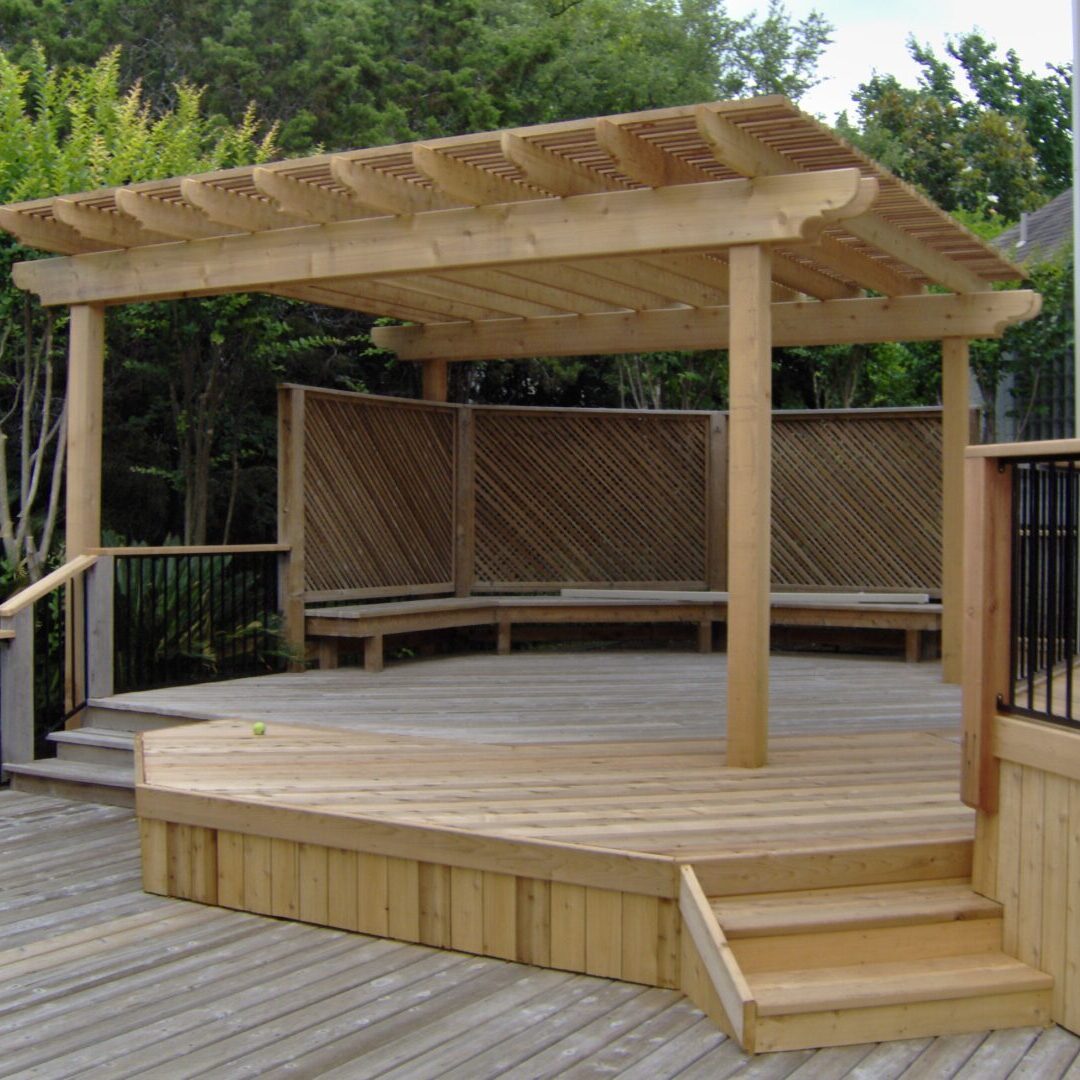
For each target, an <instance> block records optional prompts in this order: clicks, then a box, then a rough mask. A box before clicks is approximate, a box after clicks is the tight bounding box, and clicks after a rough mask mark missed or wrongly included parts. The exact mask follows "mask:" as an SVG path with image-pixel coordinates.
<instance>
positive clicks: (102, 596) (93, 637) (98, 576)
mask: <svg viewBox="0 0 1080 1080" xmlns="http://www.w3.org/2000/svg"><path fill="white" fill-rule="evenodd" d="M115 578H116V558H115V556H113V555H100V556H98V561H97V562H96V563H94V565H93V566H91V567H90V569H89V570H87V571H86V697H87V700H89V699H90V698H103V697H111V696H112V693H113V656H114V638H113V635H114V625H115V622H114V612H113V597H114V582H115ZM76 588H77V584H76Z"/></svg>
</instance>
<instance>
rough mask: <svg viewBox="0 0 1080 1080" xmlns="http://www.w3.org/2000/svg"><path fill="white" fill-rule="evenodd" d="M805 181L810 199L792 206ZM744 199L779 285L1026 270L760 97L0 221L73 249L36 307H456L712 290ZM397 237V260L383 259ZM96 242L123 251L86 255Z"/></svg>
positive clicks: (662, 304) (962, 277)
mask: <svg viewBox="0 0 1080 1080" xmlns="http://www.w3.org/2000/svg"><path fill="white" fill-rule="evenodd" d="M815 173H820V174H828V175H822V176H820V177H817V178H813V179H807V174H815ZM747 178H752V179H750V180H748V179H747ZM811 186H813V188H814V191H815V195H814V199H816V202H815V204H814V206H815V210H814V212H813V213H812V212H811V211H810V210H809V209H803V208H802V204H803V202H807V200H808V198H809V197H808V196H806V197H804V196H805V192H807V191H809V190H810V187H811ZM841 192H843V194H840V193H841ZM800 200H802V202H800ZM810 201H813V200H810ZM519 203H520V204H525V205H521V206H515V205H512V204H519ZM823 207H824V208H825V209H822V208H823ZM496 208H497V212H495V210H496ZM830 208H831V209H830ZM447 211H452V213H447ZM751 213H757V214H758V215H759V217H760V222H759V224H758V225H757V226H756V227H757V228H758V230H759V232H758V233H757V234H755V235H760V236H761V237H763V238H764V240H765V241H768V242H770V247H771V250H772V253H773V257H772V277H773V282H774V285H773V297H774V300H777V301H783V300H800V301H802V300H808V299H810V300H838V299H847V298H855V297H858V296H861V295H862V293H863V291H864V290H871V291H873V292H875V293H879V294H883V295H884V296H887V297H903V296H909V295H913V294H917V293H920V292H922V291H923V289H924V287H925V286H926V285H928V284H937V285H942V286H944V287H945V288H947V289H950V290H952V291H953V292H957V293H979V292H981V291H983V290H985V289H986V288H987V285H988V283H990V282H993V281H999V280H1007V279H1016V278H1018V277H1020V276H1022V275H1021V272H1020V271H1019V270H1018V269H1017V267H1015V266H1014V265H1013V264H1012V263H1010V262H1009V261H1008V260H1007V259H1006V258H1004V257H1003V256H1002V255H1001V253H1000V252H999V251H997V250H996V249H995V248H993V247H991V246H989V245H987V244H985V243H984V242H983V241H981V240H980V239H978V238H977V237H975V236H974V235H973V234H971V233H970V232H968V231H967V230H966V229H964V228H963V227H962V226H961V225H959V224H958V223H957V222H956V221H954V220H953V219H952V218H951V217H949V215H947V214H946V213H944V212H943V211H942V210H941V209H939V208H938V207H937V206H935V205H934V204H933V203H932V202H930V201H929V200H928V199H926V198H925V197H924V196H922V195H921V194H919V193H918V192H916V191H915V190H914V189H913V188H911V187H910V186H908V185H906V184H904V183H903V182H901V181H900V180H898V179H897V178H896V177H894V176H893V175H892V174H890V173H889V172H887V171H886V170H885V169H884V168H882V167H881V166H880V165H877V164H876V163H875V162H873V161H871V160H870V159H868V158H867V157H865V156H864V155H862V154H861V153H859V152H858V151H856V150H855V149H854V148H852V147H851V146H850V145H848V144H847V143H845V142H844V141H843V140H842V139H840V138H839V137H837V136H836V135H835V134H834V133H833V132H832V131H830V130H829V129H827V128H826V127H824V126H823V125H821V124H820V123H818V122H817V121H816V120H814V119H813V118H811V117H809V116H807V115H806V114H804V113H802V112H800V111H799V110H798V109H797V108H796V107H795V106H794V105H792V104H791V103H790V102H789V101H787V100H786V99H785V98H782V97H775V96H774V97H763V98H756V99H752V100H747V101H728V102H717V103H712V104H707V105H701V106H682V107H678V108H669V109H658V110H653V111H649V112H641V113H631V114H625V115H620V116H613V117H602V118H593V119H585V120H572V121H567V122H564V123H557V124H546V125H540V126H537V127H530V128H519V129H514V130H507V131H496V132H485V133H481V134H473V135H463V136H458V137H454V138H448V139H439V140H433V141H429V142H423V143H409V144H403V145H398V146H384V147H373V148H369V149H361V150H352V151H346V152H342V153H335V154H324V155H320V156H317V157H309V158H302V159H294V160H289V161H282V162H277V163H275V164H271V165H266V166H249V167H244V168H236V169H228V170H223V171H218V172H212V173H204V174H200V175H197V176H190V177H175V178H172V179H169V180H160V181H152V182H148V183H139V184H132V185H129V186H126V187H122V188H105V189H100V190H97V191H92V192H83V193H79V194H74V195H68V196H63V197H56V198H49V199H39V200H33V201H30V202H22V203H17V204H11V205H9V206H6V207H3V208H0V227H3V228H4V229H6V230H8V231H9V232H11V233H13V234H14V235H15V236H17V237H18V238H19V239H20V241H22V242H23V243H24V244H26V245H28V246H31V247H36V248H39V249H41V250H44V251H50V252H54V253H58V254H63V255H76V256H79V257H78V258H77V259H69V260H45V261H41V260H38V261H36V262H32V263H26V264H23V266H22V267H21V268H20V269H21V270H22V271H24V273H23V275H22V277H21V279H20V283H23V284H24V285H25V286H26V287H30V288H33V289H34V290H35V291H37V292H39V295H41V296H42V298H43V299H44V300H45V302H47V303H74V302H94V301H101V302H106V303H112V302H125V301H129V300H135V299H152V298H164V297H167V296H186V295H206V294H212V293H222V292H230V291H241V290H261V291H268V292H275V293H279V294H283V295H288V296H295V297H300V298H304V299H309V300H316V301H319V302H322V303H328V304H333V305H336V306H340V307H347V308H354V309H359V310H363V311H366V312H368V313H370V314H374V315H385V316H393V317H396V318H400V319H403V320H406V321H411V322H416V323H449V322H454V323H459V322H466V323H469V322H485V321H488V320H499V319H502V320H505V319H508V318H511V319H512V318H525V319H531V318H540V317H543V316H551V315H591V314H600V313H603V314H613V313H620V312H646V311H650V310H666V311H679V310H685V309H691V308H699V307H701V308H711V307H714V306H716V305H718V304H723V303H725V302H726V299H727V288H728V281H727V262H726V249H727V247H728V246H730V245H732V244H737V243H740V242H742V243H745V242H749V241H747V240H745V239H740V237H742V236H743V232H745V230H742V226H741V225H740V222H742V221H743V220H744V219H745V218H746V216H747V215H748V214H751ZM725 214H727V217H725ZM800 215H801V216H800ZM387 222H390V223H389V224H388V223H387ZM639 222H646V223H647V224H646V225H641V226H640V227H639ZM811 224H812V225H813V228H811ZM605 229H606V230H607V231H606V232H605ZM646 229H651V230H652V231H651V232H648V235H645V234H644V232H643V230H646ZM740 230H742V231H740ZM762 230H764V231H762ZM747 235H749V233H747ZM575 237H580V242H575ZM335 245H336V246H335ZM410 245H411V246H410ZM406 246H408V247H409V255H408V257H406V256H405V255H401V256H400V257H397V256H395V255H393V253H394V252H399V251H401V250H403V249H404V248H405V247H406ZM466 247H468V248H469V250H468V251H467V252H465V253H464V254H463V252H464V251H465V248H466ZM481 247H482V248H483V249H484V250H483V251H482V252H481V251H478V249H479V248H481ZM330 248H333V250H334V255H333V257H330V256H325V254H324V253H325V251H326V250H329V249H330ZM141 249H148V250H146V251H143V250H141ZM149 249H152V252H151V251H150V250H149ZM179 249H183V251H180V250H179ZM110 251H112V252H117V251H122V252H123V253H124V256H123V258H120V257H118V256H116V255H103V254H99V253H104V252H110ZM372 252H378V253H379V257H378V258H374V259H368V258H365V253H372ZM387 252H390V253H391V255H390V256H387V257H385V258H384V257H383V255H384V254H385V253H387ZM50 264H56V265H50ZM61 264H62V265H61ZM178 268H182V269H183V272H182V273H181V272H180V270H179V269H178ZM91 281H92V284H91ZM43 283H44V284H43Z"/></svg>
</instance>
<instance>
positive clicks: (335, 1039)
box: [0, 791, 1080, 1080]
mask: <svg viewBox="0 0 1080 1080" xmlns="http://www.w3.org/2000/svg"><path fill="white" fill-rule="evenodd" d="M0 847H2V849H3V852H4V864H3V872H2V874H0V1001H2V1006H3V1010H4V1012H3V1016H4V1022H3V1025H2V1026H0V1073H2V1074H3V1075H5V1076H7V1075H12V1074H14V1075H16V1076H28V1075H35V1076H41V1077H49V1078H50V1080H52V1078H57V1080H58V1078H60V1077H80V1078H84V1077H85V1078H96V1077H100V1078H101V1080H120V1078H122V1077H130V1076H147V1075H154V1076H161V1077H164V1078H166V1080H183V1078H185V1077H193V1076H215V1077H229V1078H232V1077H237V1076H242V1075H252V1076H254V1075H258V1076H285V1075H288V1076H294V1077H308V1076H344V1077H357V1076H364V1077H386V1078H387V1080H390V1078H393V1080H436V1078H438V1080H451V1078H452V1080H495V1078H497V1077H498V1078H508V1077H509V1078H514V1080H525V1078H528V1080H540V1078H545V1077H556V1076H558V1077H574V1078H576V1080H598V1078H600V1077H610V1076H612V1075H614V1074H616V1073H617V1074H618V1075H619V1076H620V1077H621V1078H622V1080H671V1078H674V1077H676V1076H677V1077H679V1078H680V1080H722V1078H724V1077H734V1076H738V1077H748V1076H754V1077H758V1078H762V1077H769V1078H770V1080H783V1078H789V1077H790V1078H791V1080H820V1078H822V1077H833V1078H835V1080H841V1078H842V1077H846V1078H849V1080H860V1078H861V1080H866V1078H867V1077H873V1078H874V1080H899V1078H900V1077H901V1075H902V1076H903V1077H904V1078H905V1080H946V1078H949V1077H954V1076H955V1077H958V1078H959V1077H967V1078H970V1077H978V1078H979V1080H1005V1078H1006V1077H1007V1076H1010V1075H1014V1076H1015V1075H1024V1076H1028V1077H1039V1078H1041V1080H1059V1078H1061V1077H1062V1076H1064V1075H1065V1074H1066V1073H1068V1072H1069V1070H1070V1068H1072V1067H1073V1065H1074V1063H1075V1062H1076V1061H1077V1052H1078V1050H1080V1039H1078V1038H1077V1037H1076V1036H1075V1035H1071V1034H1070V1033H1069V1032H1067V1031H1065V1030H1063V1029H1062V1028H1050V1029H1048V1030H1045V1031H1043V1030H1041V1029H1040V1028H1035V1027H1031V1028H1025V1029H1020V1030H1014V1031H999V1032H994V1033H993V1034H990V1035H987V1034H986V1032H985V1031H981V1032H978V1033H974V1034H967V1035H951V1036H946V1037H944V1038H937V1039H929V1038H921V1039H910V1040H907V1041H905V1042H898V1043H896V1042H894V1043H885V1044H875V1043H872V1042H871V1043H862V1044H859V1045H855V1046H847V1047H842V1048H839V1049H830V1050H819V1051H816V1052H813V1051H793V1052H791V1053H788V1054H781V1055H775V1054H774V1055H769V1057H768V1058H764V1059H759V1060H758V1061H756V1062H755V1061H749V1060H748V1059H747V1055H746V1054H744V1053H743V1052H741V1051H740V1050H739V1048H738V1046H737V1045H736V1043H735V1042H734V1041H733V1040H730V1039H725V1037H724V1036H723V1035H722V1034H721V1033H720V1032H719V1031H717V1030H716V1027H715V1025H713V1024H712V1022H711V1021H710V1020H708V1018H706V1017H703V1016H702V1015H701V1013H700V1012H698V1010H697V1009H695V1008H694V1007H693V1006H692V1005H691V1003H690V1002H688V1001H687V1000H686V999H685V998H684V997H682V996H681V995H679V994H678V993H677V992H676V991H674V990H660V989H655V988H650V987H645V986H641V985H634V984H632V983H627V982H621V981H618V980H609V979H601V978H596V977H593V976H588V975H572V974H566V973H564V972H560V971H543V970H540V969H538V968H536V967H527V966H524V965H521V964H515V963H508V962H506V961H503V960H493V959H488V958H485V957H473V956H467V955H463V954H461V953H454V952H445V951H442V950H435V949H430V948H426V947H424V946H421V945H408V944H399V943H397V942H393V941H386V940H378V939H374V938H371V937H367V936H365V935H361V934H350V933H342V932H341V931H338V930H332V929H328V928H325V927H320V926H311V925H304V924H302V923H298V922H292V921H282V920H278V919H271V918H265V917H262V916H259V915H250V914H246V913H244V912H239V911H222V910H221V909H220V908H215V907H207V906H203V905H198V904H191V903H188V902H185V901H182V900H171V899H165V898H163V897H159V896H148V895H147V894H146V893H144V892H142V891H141V890H140V888H139V862H138V834H137V830H136V828H135V822H134V820H133V818H132V814H131V811H130V810H122V809H117V808H114V807H110V806H95V805H93V804H90V803H85V802H63V801H60V800H57V799H47V798H41V797H39V796H33V795H26V794H22V793H20V792H13V791H0ZM31 1070H33V1072H31ZM1014 1070H1018V1071H1016V1072H1014Z"/></svg>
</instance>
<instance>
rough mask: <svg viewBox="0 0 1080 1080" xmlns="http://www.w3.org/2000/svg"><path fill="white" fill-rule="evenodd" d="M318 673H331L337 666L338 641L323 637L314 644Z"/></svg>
mask: <svg viewBox="0 0 1080 1080" xmlns="http://www.w3.org/2000/svg"><path fill="white" fill-rule="evenodd" d="M315 647H316V655H317V656H318V658H319V670H320V671H333V670H334V668H336V667H337V666H338V639H337V638H330V637H324V638H319V640H318V642H317V643H316V646H315Z"/></svg>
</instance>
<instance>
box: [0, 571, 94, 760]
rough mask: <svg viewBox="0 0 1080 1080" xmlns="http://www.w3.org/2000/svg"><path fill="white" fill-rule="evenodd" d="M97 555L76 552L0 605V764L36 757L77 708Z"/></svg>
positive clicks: (84, 677)
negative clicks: (83, 627)
mask: <svg viewBox="0 0 1080 1080" xmlns="http://www.w3.org/2000/svg"><path fill="white" fill-rule="evenodd" d="M97 562H98V559H97V556H95V555H80V556H78V557H77V558H75V559H72V560H71V561H70V562H67V563H65V564H64V565H63V566H61V567H59V568H58V569H56V570H54V571H53V572H52V573H51V574H48V575H47V576H45V577H43V578H42V579H41V580H40V581H37V582H35V583H34V584H33V585H30V586H28V587H27V588H25V589H23V590H21V591H20V592H18V593H16V594H15V595H14V596H13V597H11V598H10V599H9V600H7V601H5V602H4V603H3V604H2V605H0V761H7V762H11V763H22V762H27V761H33V760H34V759H35V757H40V756H43V754H44V752H45V749H46V739H47V738H48V736H49V734H50V733H51V732H53V731H55V730H56V729H57V728H59V727H62V726H63V724H64V722H65V721H66V719H67V718H68V717H69V716H70V715H72V714H73V713H74V712H75V711H77V710H78V709H79V708H81V707H82V705H83V704H84V703H85V701H86V688H87V673H88V667H89V665H88V663H87V652H86V647H87V635H86V634H85V633H77V632H74V625H75V624H76V623H77V622H80V621H81V620H84V619H85V616H86V610H87V606H88V603H87V602H88V599H89V598H90V597H91V596H93V595H94V594H95V592H96V589H97V587H98V585H99V583H97V582H95V583H93V584H92V575H93V573H94V569H95V567H96V566H97Z"/></svg>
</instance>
